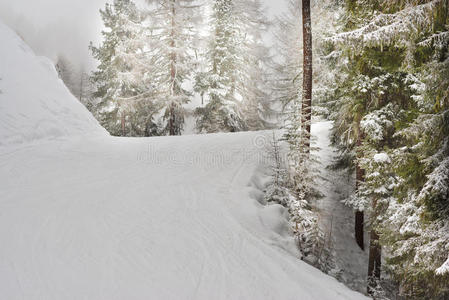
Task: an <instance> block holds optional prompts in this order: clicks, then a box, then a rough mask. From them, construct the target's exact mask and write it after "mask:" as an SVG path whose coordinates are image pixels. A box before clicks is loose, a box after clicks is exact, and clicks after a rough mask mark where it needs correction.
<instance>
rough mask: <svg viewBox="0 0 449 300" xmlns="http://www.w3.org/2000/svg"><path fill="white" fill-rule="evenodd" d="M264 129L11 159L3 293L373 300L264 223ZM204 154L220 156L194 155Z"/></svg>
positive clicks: (72, 146)
mask: <svg viewBox="0 0 449 300" xmlns="http://www.w3.org/2000/svg"><path fill="white" fill-rule="evenodd" d="M260 134H266V135H267V138H268V137H269V135H270V133H269V132H265V133H241V134H217V135H206V136H185V137H178V138H176V137H175V138H149V139H125V138H122V139H121V138H108V137H99V138H97V139H95V140H92V139H91V140H89V139H78V140H71V141H55V142H54V143H45V144H42V145H37V146H35V147H31V148H24V149H22V150H19V151H16V152H14V153H12V154H8V155H6V156H0V157H1V158H0V161H1V165H2V167H1V172H0V181H1V182H2V191H3V192H2V197H1V200H0V212H1V213H0V240H1V241H2V247H0V291H1V294H2V296H1V297H0V298H1V299H11V300H12V299H148V297H150V298H152V299H211V298H213V299H359V298H363V296H362V295H360V294H357V293H356V292H353V291H350V290H349V289H347V288H345V287H344V286H343V285H342V284H341V283H338V282H337V281H336V280H335V279H333V278H331V277H329V276H326V275H324V274H322V273H320V272H319V271H318V270H317V269H314V268H312V267H311V266H309V265H307V264H305V263H303V262H302V261H300V260H299V259H298V255H292V253H295V251H296V250H295V249H294V248H292V247H290V246H291V245H293V243H292V238H291V236H288V235H284V236H282V235H280V234H278V233H276V232H274V231H272V230H271V228H268V227H266V226H265V225H264V217H263V216H264V215H263V214H262V213H261V212H262V211H264V210H265V209H267V207H264V206H263V205H261V204H259V202H257V200H256V199H254V198H252V197H251V196H250V195H251V194H252V193H253V192H254V190H255V189H257V188H256V184H255V183H252V182H253V181H255V180H257V179H259V180H263V177H264V176H265V175H263V174H262V173H258V170H260V163H261V161H263V159H260V157H261V156H260V155H264V153H263V151H264V150H260V149H258V148H257V147H255V146H254V145H253V140H254V138H255V137H257V136H258V135H260ZM148 149H150V150H148ZM180 149H182V151H178V150H180ZM145 151H155V153H153V154H154V155H153V154H151V155H149V156H148V157H146V156H145V155H142V153H145ZM158 153H160V154H164V153H175V154H176V155H171V156H169V157H168V158H167V159H166V160H165V159H164V157H165V156H164V155H161V157H162V158H161V159H158V158H157V154H158ZM198 153H200V154H201V157H202V158H203V159H204V158H205V157H214V156H216V157H217V158H218V159H217V161H218V162H219V163H214V162H212V161H214V159H211V160H210V162H209V163H208V162H207V161H201V159H199V160H197V161H196V163H193V164H192V163H190V162H191V161H194V160H195V159H194V158H195V157H196V156H197V155H198ZM226 153H233V156H232V157H230V159H229V160H225V159H221V158H220V157H221V156H222V155H226ZM248 153H250V154H251V155H248ZM142 157H146V158H145V159H142ZM221 162H223V163H221ZM278 218H279V220H280V222H281V221H284V222H285V219H283V216H282V215H279V216H278ZM282 241H284V242H282ZM289 247H290V248H289ZM285 249H288V250H289V251H286V250H285Z"/></svg>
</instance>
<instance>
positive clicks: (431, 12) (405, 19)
mask: <svg viewBox="0 0 449 300" xmlns="http://www.w3.org/2000/svg"><path fill="white" fill-rule="evenodd" d="M442 3H443V0H433V1H430V2H428V3H426V4H421V5H417V6H411V7H408V8H405V9H403V10H401V11H399V12H397V13H394V14H379V15H377V16H375V17H374V19H373V20H372V21H371V22H370V23H369V24H367V25H366V26H364V27H361V28H359V29H356V30H353V31H348V32H343V33H340V34H337V35H335V36H332V37H330V38H328V41H330V42H332V43H334V44H340V45H341V44H348V43H349V44H352V45H353V46H354V47H358V46H360V45H363V46H381V47H383V46H384V45H385V46H389V45H392V44H394V43H399V44H401V45H406V44H407V43H408V42H409V40H410V35H413V34H417V33H418V32H420V30H423V29H424V30H425V29H426V28H431V26H432V24H433V21H434V17H435V11H436V10H437V9H438V8H439V7H440V5H441V4H442Z"/></svg>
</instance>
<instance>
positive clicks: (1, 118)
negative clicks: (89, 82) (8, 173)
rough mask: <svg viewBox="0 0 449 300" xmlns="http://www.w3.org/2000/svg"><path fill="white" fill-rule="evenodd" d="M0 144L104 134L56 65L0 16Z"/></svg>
mask: <svg viewBox="0 0 449 300" xmlns="http://www.w3.org/2000/svg"><path fill="white" fill-rule="evenodd" d="M0 40H1V42H0V147H1V146H3V145H6V144H12V143H15V144H21V143H24V142H30V141H38V140H42V139H49V138H60V137H64V136H73V135H81V134H82V135H86V133H87V134H95V133H97V134H106V131H105V130H104V129H103V128H101V127H100V126H99V125H98V122H97V121H96V120H95V119H94V117H93V116H92V115H91V114H87V113H86V109H85V108H84V107H83V105H82V104H81V103H80V102H79V101H77V100H76V99H75V97H74V96H73V95H72V94H70V92H69V90H68V89H67V88H66V87H65V85H64V83H63V82H62V81H61V80H60V79H59V78H58V74H57V72H56V69H55V66H54V65H53V64H52V62H51V61H50V60H49V59H47V58H45V57H36V55H35V54H34V53H33V52H32V51H31V49H30V48H29V47H28V46H27V45H26V44H25V43H24V42H23V41H22V40H21V39H20V37H18V36H17V35H16V33H14V32H13V31H12V30H11V29H9V28H8V27H6V26H5V25H4V24H3V23H2V22H1V21H0Z"/></svg>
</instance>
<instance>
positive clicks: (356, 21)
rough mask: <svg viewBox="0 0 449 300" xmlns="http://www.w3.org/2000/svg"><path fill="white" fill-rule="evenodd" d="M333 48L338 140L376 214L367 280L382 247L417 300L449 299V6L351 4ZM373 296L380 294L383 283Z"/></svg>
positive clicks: (363, 203)
mask: <svg viewBox="0 0 449 300" xmlns="http://www.w3.org/2000/svg"><path fill="white" fill-rule="evenodd" d="M342 21H343V22H342V23H343V25H342V31H343V32H342V33H339V34H337V35H335V36H334V37H332V38H330V39H329V41H331V42H332V43H333V45H334V46H335V48H334V49H332V50H333V52H332V53H331V55H332V56H334V57H337V64H336V67H337V70H338V73H337V74H338V76H337V77H336V79H337V86H336V88H335V90H334V98H335V99H336V100H337V101H335V102H333V103H332V104H331V107H332V109H333V110H334V111H335V114H333V115H332V116H333V118H334V119H335V120H336V123H335V125H336V126H335V140H336V141H337V142H339V143H340V145H342V148H345V149H346V151H348V152H351V153H352V156H353V158H354V161H355V164H356V165H357V166H358V167H359V168H360V169H361V170H362V171H363V173H364V174H363V175H364V176H363V178H362V180H360V181H359V189H358V190H357V192H356V194H355V195H354V196H353V197H352V198H351V199H350V200H349V202H350V204H351V205H353V206H354V207H355V208H357V209H363V210H365V211H367V212H368V214H369V216H370V218H369V225H370V227H371V240H370V243H371V245H370V265H369V274H368V275H369V276H372V277H377V278H378V277H380V270H379V269H378V267H379V264H380V246H381V245H382V246H383V247H387V249H388V250H389V251H388V252H387V253H388V257H387V260H386V261H387V266H386V267H385V269H387V270H389V271H390V272H391V274H392V276H393V278H394V279H395V280H397V282H398V283H399V285H400V291H401V293H402V294H404V295H406V296H407V297H409V298H432V299H439V298H441V299H443V298H445V297H447V296H448V290H449V289H448V285H447V282H448V281H447V274H446V273H445V272H442V270H444V264H445V261H446V260H447V249H448V248H447V247H448V246H447V245H449V240H448V239H447V234H445V233H444V230H447V220H448V214H447V211H448V205H447V201H446V200H443V199H447V186H448V184H449V183H448V181H447V180H446V177H447V176H446V174H447V173H446V171H444V170H445V168H446V167H445V161H446V158H447V157H448V145H447V133H448V124H447V114H448V113H447V111H448V108H449V107H448V104H449V103H448V98H449V95H448V92H447V91H448V88H449V84H448V80H447V78H448V69H449V68H448V56H449V53H448V45H449V38H448V34H447V32H448V25H449V18H448V3H447V1H442V0H433V1H432V0H429V1H419V2H416V1H391V0H384V1H362V0H356V1H348V2H347V3H345V13H344V14H343V18H342ZM370 284H371V285H370V289H369V291H371V292H372V291H374V290H375V289H376V287H375V286H374V285H375V280H374V281H371V282H370Z"/></svg>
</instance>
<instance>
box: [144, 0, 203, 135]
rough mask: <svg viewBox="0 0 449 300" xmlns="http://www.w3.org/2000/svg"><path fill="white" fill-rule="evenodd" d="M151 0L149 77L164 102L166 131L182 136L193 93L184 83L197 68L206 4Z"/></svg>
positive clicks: (147, 22) (148, 16)
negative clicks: (186, 112) (200, 34)
mask: <svg viewBox="0 0 449 300" xmlns="http://www.w3.org/2000/svg"><path fill="white" fill-rule="evenodd" d="M147 2H148V8H147V10H146V13H145V16H146V18H145V30H146V41H147V43H148V44H147V47H148V50H149V51H150V52H151V59H150V61H148V64H149V69H150V70H149V75H148V76H149V78H150V79H151V82H152V83H153V85H154V94H155V97H156V99H158V102H160V103H162V105H163V110H164V112H163V121H164V124H163V130H164V132H166V133H167V134H169V135H180V134H181V132H182V129H183V124H184V108H183V105H184V104H186V103H187V102H189V101H190V98H191V96H192V93H191V91H189V90H187V89H186V88H185V86H184V83H186V81H187V80H188V79H190V76H191V75H192V71H193V70H194V68H193V67H194V63H195V61H194V58H195V50H196V48H197V44H198V43H197V40H198V37H199V35H198V29H199V28H198V24H199V23H200V21H201V9H202V5H201V3H199V2H198V1H197V0H168V1H167V0H148V1H147Z"/></svg>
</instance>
